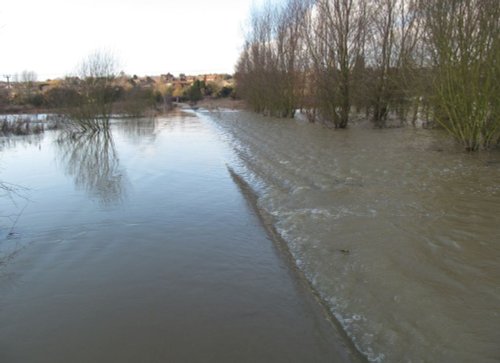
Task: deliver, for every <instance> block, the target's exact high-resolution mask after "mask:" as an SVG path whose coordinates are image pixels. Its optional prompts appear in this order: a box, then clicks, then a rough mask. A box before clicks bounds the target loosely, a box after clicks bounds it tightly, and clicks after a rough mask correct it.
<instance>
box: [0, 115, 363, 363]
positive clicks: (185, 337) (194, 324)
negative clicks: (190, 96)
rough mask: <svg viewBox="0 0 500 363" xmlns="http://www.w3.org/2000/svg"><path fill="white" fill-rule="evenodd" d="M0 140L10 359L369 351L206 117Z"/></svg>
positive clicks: (2, 270)
mask: <svg viewBox="0 0 500 363" xmlns="http://www.w3.org/2000/svg"><path fill="white" fill-rule="evenodd" d="M0 142H1V143H0V148H1V152H0V168H1V169H0V180H2V181H4V182H9V183H12V184H14V185H12V184H8V185H7V186H10V187H15V188H16V190H15V191H16V193H17V194H16V193H11V194H10V196H8V195H6V194H5V193H3V194H2V195H1V196H0V201H1V204H0V362H2V363H17V362H51V363H55V362H350V361H359V359H360V358H359V354H358V353H357V352H356V350H355V349H354V346H353V344H352V343H351V342H350V340H349V339H348V338H347V336H346V334H345V333H344V332H343V330H342V329H341V328H340V326H339V325H338V324H337V323H336V322H335V321H333V320H331V319H330V317H329V314H328V313H327V309H325V308H324V307H323V305H322V304H321V303H320V302H319V301H318V299H317V298H316V295H315V294H313V293H312V292H311V290H310V285H309V284H308V283H307V282H306V281H305V279H304V278H301V275H300V274H299V273H298V272H297V269H296V268H295V266H294V261H293V259H291V258H290V257H289V254H287V252H286V249H283V248H281V247H280V246H279V244H277V243H275V242H274V241H273V240H271V238H270V237H269V235H270V234H269V233H267V232H266V229H265V226H264V224H263V223H262V217H261V215H260V213H259V212H258V211H257V210H255V209H254V207H253V203H254V202H253V199H252V198H253V196H252V193H251V191H250V190H248V186H247V185H246V184H245V182H244V181H243V180H240V179H239V177H238V176H237V175H236V174H234V173H232V172H231V165H230V162H231V160H233V159H234V156H233V151H232V149H231V148H230V147H229V146H228V145H226V144H224V142H222V141H221V139H220V138H219V137H218V136H217V131H216V129H214V128H213V127H212V125H211V124H210V122H207V121H206V120H205V121H202V120H201V119H200V118H199V117H195V116H194V115H191V116H189V115H185V114H177V115H173V116H170V117H167V118H159V119H156V120H116V121H114V122H113V124H112V129H111V132H109V133H100V134H96V135H83V136H82V135H80V136H74V137H69V136H68V135H60V134H59V133H58V132H56V131H48V132H45V134H43V135H38V136H36V137H13V138H10V139H2V140H1V141H0ZM16 185H17V186H22V187H24V188H25V189H22V188H18V187H16ZM271 230H272V228H271V227H270V228H269V231H268V232H270V231H271Z"/></svg>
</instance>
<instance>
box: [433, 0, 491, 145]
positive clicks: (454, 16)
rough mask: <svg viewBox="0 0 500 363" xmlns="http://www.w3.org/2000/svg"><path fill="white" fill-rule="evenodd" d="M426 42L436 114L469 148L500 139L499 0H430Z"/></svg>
mask: <svg viewBox="0 0 500 363" xmlns="http://www.w3.org/2000/svg"><path fill="white" fill-rule="evenodd" d="M424 6H425V11H426V27H427V36H428V38H427V40H428V42H429V44H431V46H432V60H433V63H434V67H433V69H434V72H435V75H434V83H433V90H434V99H433V101H434V117H435V119H436V121H437V122H439V124H441V125H442V126H443V127H444V128H445V129H447V130H448V131H449V132H450V133H451V134H452V135H453V136H454V137H455V138H456V139H457V140H459V141H460V142H461V143H462V144H463V145H464V147H465V148H466V149H467V150H471V151H473V150H477V149H479V148H482V147H483V148H487V147H489V146H491V145H493V144H496V143H497V142H498V141H499V139H500V119H499V116H500V114H499V103H500V93H499V86H498V80H499V79H500V77H499V76H500V72H499V64H498V59H500V58H499V55H500V41H499V39H500V2H499V1H497V0H450V1H446V2H443V1H439V0H430V1H428V2H426V3H425V5H424Z"/></svg>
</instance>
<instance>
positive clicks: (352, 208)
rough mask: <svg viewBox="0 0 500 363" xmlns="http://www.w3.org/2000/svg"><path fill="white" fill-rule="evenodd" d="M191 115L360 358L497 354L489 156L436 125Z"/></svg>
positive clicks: (499, 321)
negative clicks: (201, 121) (220, 149)
mask: <svg viewBox="0 0 500 363" xmlns="http://www.w3.org/2000/svg"><path fill="white" fill-rule="evenodd" d="M205 117H206V119H207V120H208V121H209V122H211V123H212V124H213V125H214V127H216V128H217V129H218V130H219V132H220V133H221V134H222V138H223V139H224V140H225V142H226V143H227V144H228V145H231V147H232V148H233V150H234V152H235V157H234V158H233V159H232V160H231V163H230V164H231V166H232V168H233V170H235V173H237V174H238V175H240V177H241V178H243V179H244V180H246V181H247V182H248V183H249V184H250V185H251V187H252V188H253V189H254V190H255V192H256V193H257V195H258V201H257V205H258V208H259V209H260V210H262V211H263V213H264V214H265V215H268V216H269V219H270V222H271V223H273V224H274V225H275V226H276V229H277V230H278V231H279V233H280V235H281V237H282V238H283V239H284V240H285V241H286V242H287V244H288V246H289V248H290V250H291V252H292V254H293V256H294V258H295V260H296V263H297V265H298V266H299V268H300V269H301V270H302V271H303V272H304V274H305V275H306V276H307V278H308V279H309V281H310V282H311V284H312V285H313V286H314V287H315V289H316V290H317V291H318V292H319V293H320V294H321V296H322V298H323V299H324V301H326V302H327V303H328V304H329V306H330V309H331V311H332V313H333V314H334V315H335V317H336V318H337V319H338V321H339V322H340V323H341V324H342V326H343V327H344V329H345V331H346V332H347V333H348V335H349V336H350V338H351V339H352V340H353V342H354V343H355V344H356V346H357V347H358V349H359V350H360V351H361V352H363V354H364V355H365V356H366V357H367V358H368V359H369V360H371V361H376V362H420V361H424V362H498V361H500V330H499V328H500V224H499V222H500V217H499V216H500V153H499V152H498V151H496V152H490V153H486V152H485V153H478V154H467V153H464V152H463V151H462V150H461V149H460V148H458V147H456V145H455V144H453V142H450V141H449V138H448V137H447V135H445V134H443V133H442V132H440V131H436V130H435V131H432V130H421V129H420V130H419V129H412V128H400V129H388V130H374V129H372V128H371V127H369V126H366V125H352V126H351V127H350V128H349V129H348V130H339V131H334V130H330V129H326V128H323V127H321V126H320V125H311V124H308V123H305V122H299V121H293V120H283V119H273V118H264V117H259V116H256V115H254V114H251V113H246V112H219V113H216V112H213V113H206V114H205Z"/></svg>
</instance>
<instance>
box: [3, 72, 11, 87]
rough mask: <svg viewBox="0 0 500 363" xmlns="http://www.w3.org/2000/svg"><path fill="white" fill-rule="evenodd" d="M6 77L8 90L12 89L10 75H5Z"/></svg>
mask: <svg viewBox="0 0 500 363" xmlns="http://www.w3.org/2000/svg"><path fill="white" fill-rule="evenodd" d="M4 77H5V78H7V88H8V89H10V74H4Z"/></svg>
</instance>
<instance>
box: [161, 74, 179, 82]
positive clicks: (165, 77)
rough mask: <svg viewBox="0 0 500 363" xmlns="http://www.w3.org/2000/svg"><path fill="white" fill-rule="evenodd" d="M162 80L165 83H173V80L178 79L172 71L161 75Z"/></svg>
mask: <svg viewBox="0 0 500 363" xmlns="http://www.w3.org/2000/svg"><path fill="white" fill-rule="evenodd" d="M161 80H162V81H163V82H164V83H171V82H174V81H175V80H176V78H175V76H174V75H173V74H172V73H167V74H162V75H161Z"/></svg>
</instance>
